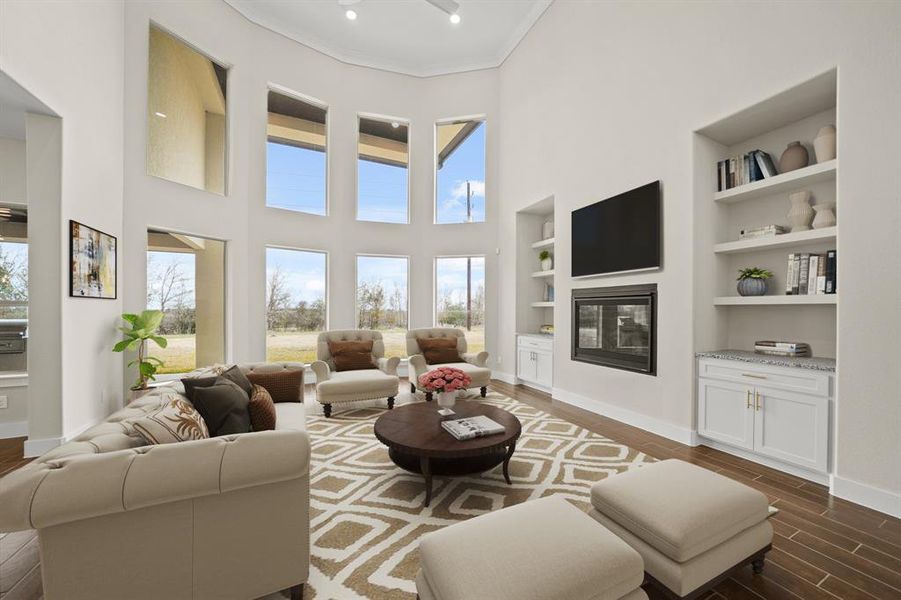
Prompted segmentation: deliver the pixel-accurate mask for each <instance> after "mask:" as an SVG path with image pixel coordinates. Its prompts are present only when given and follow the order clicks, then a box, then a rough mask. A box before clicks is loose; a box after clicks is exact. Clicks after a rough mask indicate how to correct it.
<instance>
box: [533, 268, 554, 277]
mask: <svg viewBox="0 0 901 600" xmlns="http://www.w3.org/2000/svg"><path fill="white" fill-rule="evenodd" d="M553 276H554V270H553V269H551V270H550V271H535V272H534V273H532V277H553Z"/></svg>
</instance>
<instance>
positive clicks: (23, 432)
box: [0, 421, 28, 440]
mask: <svg viewBox="0 0 901 600" xmlns="http://www.w3.org/2000/svg"><path fill="white" fill-rule="evenodd" d="M27 436H28V421H11V422H9V423H0V440H7V439H9V438H18V437H27Z"/></svg>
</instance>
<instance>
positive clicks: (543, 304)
mask: <svg viewBox="0 0 901 600" xmlns="http://www.w3.org/2000/svg"><path fill="white" fill-rule="evenodd" d="M553 307H554V303H553V302H533V303H532V308H553Z"/></svg>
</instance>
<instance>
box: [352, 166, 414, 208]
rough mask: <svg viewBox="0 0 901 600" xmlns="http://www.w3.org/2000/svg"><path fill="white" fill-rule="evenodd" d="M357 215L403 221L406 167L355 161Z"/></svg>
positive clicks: (405, 199) (405, 202) (405, 205)
mask: <svg viewBox="0 0 901 600" xmlns="http://www.w3.org/2000/svg"><path fill="white" fill-rule="evenodd" d="M357 169H358V171H357V185H358V190H357V198H358V202H359V204H358V205H357V218H358V219H360V220H361V221H381V222H383V223H406V222H407V168H406V167H395V166H391V165H384V164H381V163H376V162H372V161H369V160H359V159H358V160H357Z"/></svg>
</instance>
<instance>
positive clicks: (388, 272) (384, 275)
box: [357, 256, 408, 303]
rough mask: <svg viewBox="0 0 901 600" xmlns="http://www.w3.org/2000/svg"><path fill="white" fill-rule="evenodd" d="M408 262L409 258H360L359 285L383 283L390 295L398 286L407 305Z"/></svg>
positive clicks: (358, 266) (358, 268) (358, 262)
mask: <svg viewBox="0 0 901 600" xmlns="http://www.w3.org/2000/svg"><path fill="white" fill-rule="evenodd" d="M407 260H408V259H407V258H404V257H399V256H358V257H357V284H358V285H359V284H360V283H363V282H367V283H374V282H377V281H381V282H382V285H384V286H385V291H386V292H387V293H389V294H391V293H393V292H394V288H395V286H397V287H398V288H399V289H400V290H401V295H402V297H403V301H404V302H405V303H406V300H407Z"/></svg>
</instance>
